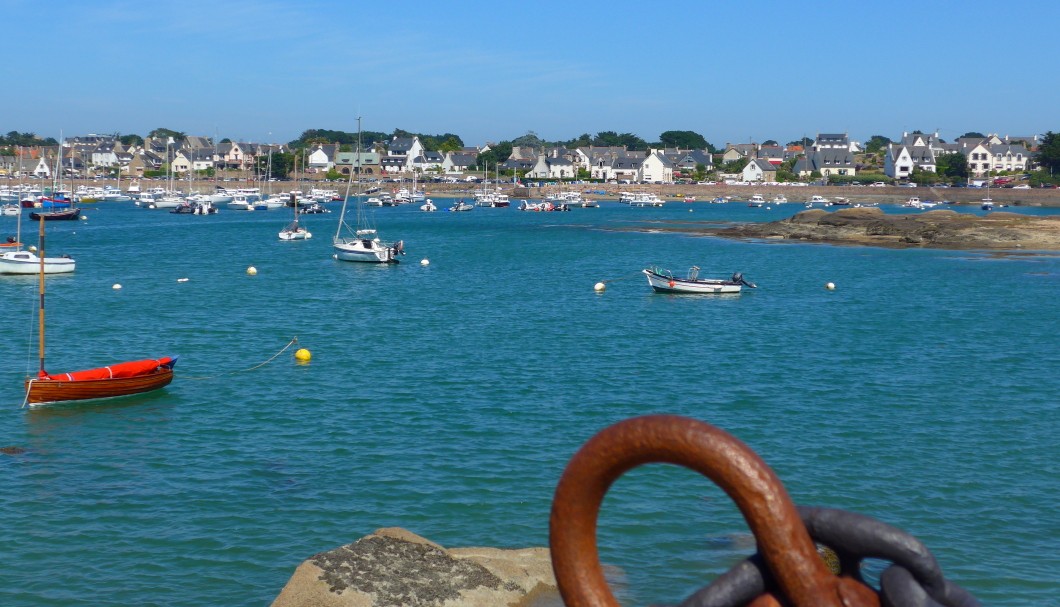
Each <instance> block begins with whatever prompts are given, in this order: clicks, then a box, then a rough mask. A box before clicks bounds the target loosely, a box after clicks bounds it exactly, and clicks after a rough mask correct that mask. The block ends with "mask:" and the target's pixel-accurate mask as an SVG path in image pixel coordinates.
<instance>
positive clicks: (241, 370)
mask: <svg viewBox="0 0 1060 607" xmlns="http://www.w3.org/2000/svg"><path fill="white" fill-rule="evenodd" d="M296 343H298V337H297V336H295V337H292V338H291V341H289V342H287V345H286V346H284V347H282V348H280V351H279V352H277V353H276V354H273V355H272V356H270V357H269V358H268V359H266V360H265V361H263V362H260V363H258V364H256V365H254V366H253V367H247V368H246V369H236V370H235V371H228V372H227V373H221V374H218V375H206V376H194V377H190V376H187V375H181V376H180V379H182V380H184V379H188V380H204V379H215V378H217V377H224V376H225V375H235V374H236V373H244V372H246V371H253V370H254V369H260V368H261V367H264V366H265V365H267V364H269V363H271V362H272V361H274V360H276V358H277V357H278V356H280V355H281V354H283V353H284V352H286V351H287V349H288V348H290V347H291V346H293V345H295V344H296Z"/></svg>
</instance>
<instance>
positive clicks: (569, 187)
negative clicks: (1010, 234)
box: [63, 179, 1060, 207]
mask: <svg viewBox="0 0 1060 607" xmlns="http://www.w3.org/2000/svg"><path fill="white" fill-rule="evenodd" d="M117 183H118V182H117V180H115V179H95V180H93V179H75V180H73V181H67V182H64V184H63V185H64V187H67V188H70V189H77V186H79V185H85V186H100V187H101V186H104V185H117ZM129 183H130V180H128V179H123V180H122V182H121V186H122V188H123V189H125V188H128V184H129ZM158 185H165V182H164V181H146V180H140V187H141V188H142V189H147V188H149V187H154V186H158ZM248 185H253V186H260V187H261V188H262V189H263V190H265V191H270V189H271V191H273V192H285V191H289V190H292V189H309V188H316V187H319V188H325V189H332V190H338V191H339V193H340V194H341V193H344V192H345V188H346V185H347V184H346V182H336V181H322V180H307V181H274V182H268V183H265V184H259V183H256V182H247V181H206V180H196V181H193V182H192V183H191V189H192V190H194V191H198V192H211V191H213V190H214V189H215V188H216V187H217V186H221V187H231V188H236V187H241V186H248ZM372 185H373V186H379V187H381V188H382V189H383V190H384V191H391V190H395V191H396V190H397V189H399V188H400V187H402V185H403V184H400V183H393V182H382V183H377V184H372ZM499 185H500V187H501V188H502V189H503V190H504V191H505V192H506V193H508V194H510V195H512V197H513V198H541V197H542V196H543V195H544V194H546V193H549V192H556V191H577V192H581V193H582V194H583V196H584V197H586V198H591V199H594V200H612V199H617V198H618V196H619V193H620V192H627V191H628V192H637V191H648V192H655V193H656V194H658V195H659V196H661V197H663V198H664V199H666V200H668V201H674V200H676V201H679V202H680V201H683V200H684V198H685V197H686V196H693V197H695V199H696V202H709V201H710V200H711V199H713V198H717V197H722V196H728V197H732V198H733V199H734V200H747V198H748V197H750V196H752V195H754V194H759V195H761V196H763V197H765V198H766V200H771V199H772V198H774V197H776V196H781V195H783V196H785V197H786V198H787V199H788V201H789V202H791V203H798V202H803V201H806V200H809V199H810V197H811V196H815V195H816V196H824V197H825V198H833V197H835V196H844V197H846V198H849V199H850V200H851V201H852V202H862V203H870V204H871V203H877V204H901V203H902V202H905V201H906V200H908V199H909V198H910V197H911V196H916V197H918V198H920V199H921V200H934V201H936V202H941V201H951V202H953V203H955V204H980V203H981V201H982V199H983V198H985V197H987V196H988V195H989V197H990V198H991V199H992V200H993V201H994V202H995V203H996V204H1008V205H1011V206H1017V207H1018V206H1028V207H1035V206H1040V207H1060V189H1055V188H1032V189H1029V190H1017V189H1013V188H989V189H987V188H934V187H918V188H905V187H898V186H887V187H881V188H873V187H864V186H863V187H855V186H781V185H725V184H717V185H696V184H692V185H685V184H654V185H636V184H634V185H618V184H613V183H581V184H576V185H575V184H557V185H554V186H546V187H543V188H527V189H525V195H521V194H522V192H523V190H520V189H519V188H518V187H517V186H515V185H514V184H512V183H510V182H509V183H505V182H502V183H500V184H499ZM176 187H178V188H183V189H187V188H188V182H187V181H181V180H177V181H176ZM354 187H356V185H355V186H354ZM417 187H421V188H422V189H423V190H424V191H426V193H427V195H428V196H431V195H434V196H456V197H459V196H468V197H470V196H472V195H474V193H475V192H479V191H482V188H483V184H476V183H425V184H422V186H417ZM486 187H487V188H489V187H493V186H486ZM513 189H514V190H517V192H516V193H513V192H512V190H513ZM597 192H604V193H603V194H599V193H597Z"/></svg>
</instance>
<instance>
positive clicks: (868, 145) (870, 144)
mask: <svg viewBox="0 0 1060 607" xmlns="http://www.w3.org/2000/svg"><path fill="white" fill-rule="evenodd" d="M889 143H891V140H890V139H888V138H887V137H884V136H883V135H873V136H872V137H869V140H868V141H867V142H865V151H866V152H868V153H870V154H876V153H878V152H880V151H882V150H883V149H884V148H886V147H887V145H888V144H889Z"/></svg>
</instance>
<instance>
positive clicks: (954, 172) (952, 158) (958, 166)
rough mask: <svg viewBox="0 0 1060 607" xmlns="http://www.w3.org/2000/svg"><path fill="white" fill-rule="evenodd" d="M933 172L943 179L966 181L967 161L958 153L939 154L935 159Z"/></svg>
mask: <svg viewBox="0 0 1060 607" xmlns="http://www.w3.org/2000/svg"><path fill="white" fill-rule="evenodd" d="M935 172H936V173H938V174H939V175H942V176H944V177H950V178H953V179H954V180H964V179H967V178H968V159H967V158H965V156H964V154H961V153H960V152H951V153H949V154H939V155H938V157H936V158H935Z"/></svg>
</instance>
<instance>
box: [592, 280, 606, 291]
mask: <svg viewBox="0 0 1060 607" xmlns="http://www.w3.org/2000/svg"><path fill="white" fill-rule="evenodd" d="M606 288H607V285H605V284H604V283H602V282H598V283H596V284H595V285H593V290H594V291H596V292H597V293H603V292H604V289H606Z"/></svg>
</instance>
